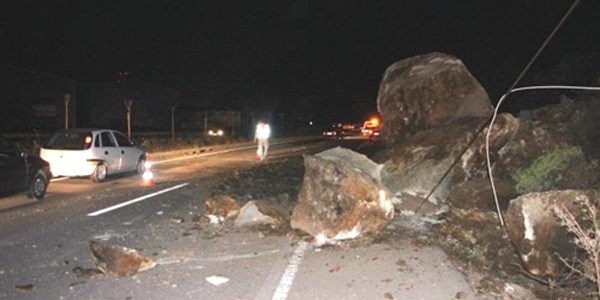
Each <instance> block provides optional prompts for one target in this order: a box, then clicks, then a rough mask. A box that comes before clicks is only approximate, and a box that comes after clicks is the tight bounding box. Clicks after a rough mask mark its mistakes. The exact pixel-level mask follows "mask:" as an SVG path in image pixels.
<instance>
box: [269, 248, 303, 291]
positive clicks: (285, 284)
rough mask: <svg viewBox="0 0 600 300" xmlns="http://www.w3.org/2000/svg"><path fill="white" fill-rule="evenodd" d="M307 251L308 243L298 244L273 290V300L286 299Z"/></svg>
mask: <svg viewBox="0 0 600 300" xmlns="http://www.w3.org/2000/svg"><path fill="white" fill-rule="evenodd" d="M306 249H308V243H306V242H300V245H298V248H296V250H294V253H293V254H292V257H291V258H290V261H289V263H288V266H287V268H286V269H285V272H284V273H283V276H281V280H280V281H279V284H278V285H277V289H276V290H275V294H273V298H272V299H273V300H285V299H287V297H288V294H289V292H290V289H291V288H292V283H294V277H295V276H296V273H297V272H298V268H299V267H300V263H301V262H302V258H303V257H304V253H305V252H306Z"/></svg>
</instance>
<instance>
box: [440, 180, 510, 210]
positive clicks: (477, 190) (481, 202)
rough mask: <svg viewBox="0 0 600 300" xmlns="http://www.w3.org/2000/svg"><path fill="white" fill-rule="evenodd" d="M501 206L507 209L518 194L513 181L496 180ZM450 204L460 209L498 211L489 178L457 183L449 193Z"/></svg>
mask: <svg viewBox="0 0 600 300" xmlns="http://www.w3.org/2000/svg"><path fill="white" fill-rule="evenodd" d="M494 184H495V187H496V194H497V196H498V201H499V204H500V208H501V209H502V210H506V209H507V208H508V204H509V202H510V200H512V199H514V198H516V197H517V196H518V195H517V193H516V191H515V187H514V184H512V182H506V181H503V180H497V179H496V180H494ZM447 202H448V205H450V206H451V208H459V209H468V210H470V209H474V208H478V209H482V210H484V211H496V204H495V202H494V195H493V194H492V186H491V185H490V180H489V179H488V178H481V179H473V180H468V181H464V182H461V183H458V184H456V185H455V186H453V187H452V189H451V191H450V194H449V195H448V200H447Z"/></svg>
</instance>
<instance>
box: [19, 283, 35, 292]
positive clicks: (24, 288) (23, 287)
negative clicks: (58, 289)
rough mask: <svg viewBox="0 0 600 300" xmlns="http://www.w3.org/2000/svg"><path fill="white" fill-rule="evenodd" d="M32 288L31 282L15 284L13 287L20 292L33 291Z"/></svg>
mask: <svg viewBox="0 0 600 300" xmlns="http://www.w3.org/2000/svg"><path fill="white" fill-rule="evenodd" d="M33 288H34V285H33V284H22V285H15V289H16V290H17V291H20V292H31V291H33Z"/></svg>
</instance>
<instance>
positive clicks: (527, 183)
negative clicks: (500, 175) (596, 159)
mask: <svg viewBox="0 0 600 300" xmlns="http://www.w3.org/2000/svg"><path fill="white" fill-rule="evenodd" d="M576 159H583V160H585V156H584V154H583V151H582V150H581V147H579V146H570V147H566V148H556V149H554V150H551V151H548V152H546V153H544V154H542V155H540V156H539V157H538V158H536V159H535V161H534V162H533V163H532V164H531V165H530V166H529V167H527V168H524V169H520V170H518V171H517V172H516V174H515V175H514V176H513V179H514V180H515V181H516V182H517V185H516V190H517V193H519V194H526V193H531V192H542V191H546V190H549V189H551V188H553V187H555V186H556V185H557V183H558V182H559V181H561V179H562V175H561V173H563V172H564V171H566V170H567V168H568V167H569V165H570V164H571V162H572V161H573V160H576Z"/></svg>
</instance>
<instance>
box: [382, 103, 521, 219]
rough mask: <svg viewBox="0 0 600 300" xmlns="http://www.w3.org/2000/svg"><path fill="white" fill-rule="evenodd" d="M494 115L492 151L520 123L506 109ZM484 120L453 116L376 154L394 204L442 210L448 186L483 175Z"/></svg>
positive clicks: (399, 206)
mask: <svg viewBox="0 0 600 300" xmlns="http://www.w3.org/2000/svg"><path fill="white" fill-rule="evenodd" d="M498 119H499V122H497V123H496V124H495V125H494V129H493V130H492V134H491V135H490V151H491V152H492V153H496V152H497V151H498V150H499V149H501V148H502V147H503V146H504V145H505V144H506V143H507V142H508V141H509V140H510V138H511V137H512V136H513V135H514V133H515V132H516V130H517V129H518V124H519V123H518V121H517V119H515V118H514V117H512V116H511V115H508V114H505V115H501V116H499V118H498ZM487 123H488V119H483V118H469V119H459V120H455V121H453V122H452V123H450V124H448V125H447V126H446V127H444V128H434V129H429V130H423V131H420V132H418V133H416V134H414V135H413V136H411V137H410V138H408V139H406V140H405V141H404V142H402V143H399V144H397V145H396V146H394V147H391V148H388V149H387V150H386V151H385V153H382V154H379V156H380V157H382V158H383V159H384V160H385V162H384V164H383V165H384V166H383V170H382V172H381V179H382V181H383V183H384V185H385V186H386V187H388V188H389V189H390V191H391V192H392V193H393V195H395V197H397V198H398V199H400V201H399V202H398V204H399V205H396V209H397V210H410V211H413V209H415V208H417V207H418V208H419V210H418V212H419V213H421V214H437V213H440V212H443V211H444V207H445V202H446V199H447V197H448V195H449V193H450V191H451V189H452V188H454V187H455V186H456V185H457V184H458V183H460V182H463V181H465V180H478V179H481V178H486V177H487V168H486V154H485V132H486V131H487ZM430 193H431V195H430ZM428 195H429V197H427V196H428ZM425 199H427V201H428V202H429V203H426V202H424V200H425ZM415 202H416V203H418V204H417V205H415V204H414V203H415ZM403 204H404V205H403ZM423 208H427V209H426V210H423Z"/></svg>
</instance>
